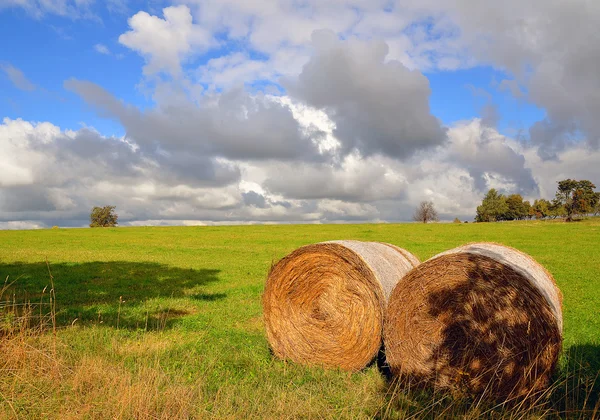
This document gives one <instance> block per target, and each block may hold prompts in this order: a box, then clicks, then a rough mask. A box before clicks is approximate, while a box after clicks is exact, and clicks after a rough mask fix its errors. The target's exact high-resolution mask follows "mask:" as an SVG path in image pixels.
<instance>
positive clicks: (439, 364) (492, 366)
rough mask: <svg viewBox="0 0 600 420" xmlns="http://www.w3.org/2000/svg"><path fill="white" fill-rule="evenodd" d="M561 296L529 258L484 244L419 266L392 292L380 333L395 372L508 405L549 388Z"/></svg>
mask: <svg viewBox="0 0 600 420" xmlns="http://www.w3.org/2000/svg"><path fill="white" fill-rule="evenodd" d="M561 306H562V295H561V293H560V290H559V289H558V287H557V286H556V283H555V282H554V279H553V278H552V276H551V275H550V273H548V271H546V270H545V269H544V268H543V267H542V266H541V265H540V264H538V263H537V262H536V261H534V260H533V259H532V258H531V257H529V256H528V255H526V254H523V253H522V252H519V251H517V250H515V249H512V248H508V247H505V246H502V245H496V244H491V243H476V244H470V245H466V246H462V247H459V248H456V249H453V250H450V251H447V252H444V253H442V254H439V255H437V256H435V257H433V258H431V259H430V260H428V261H426V262H424V263H423V264H421V265H419V266H418V267H417V268H415V269H414V270H413V271H411V272H410V273H409V274H408V275H406V276H405V277H404V278H403V279H402V281H401V282H400V283H398V285H397V286H396V288H395V289H394V291H393V293H392V296H391V297H390V301H389V305H388V314H387V319H386V322H385V326H384V342H385V346H386V358H387V362H388V364H389V366H390V369H391V371H392V374H394V375H395V376H398V377H401V378H404V379H405V380H408V381H409V382H411V383H416V384H420V385H426V386H432V387H434V388H435V389H439V390H451V391H457V392H459V393H461V394H465V393H466V394H471V395H473V394H474V395H482V394H485V395H486V396H488V397H491V398H495V399H502V400H506V399H512V398H521V397H528V396H532V395H535V394H536V393H537V392H538V391H542V390H543V389H545V387H547V385H548V384H549V380H550V377H551V374H552V371H553V370H554V368H555V366H556V363H557V360H558V355H559V352H560V349H561V345H562V309H561Z"/></svg>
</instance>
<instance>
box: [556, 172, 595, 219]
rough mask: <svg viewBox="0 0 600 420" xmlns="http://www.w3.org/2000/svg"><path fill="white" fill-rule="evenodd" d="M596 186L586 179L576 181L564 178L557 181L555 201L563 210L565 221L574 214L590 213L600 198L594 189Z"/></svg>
mask: <svg viewBox="0 0 600 420" xmlns="http://www.w3.org/2000/svg"><path fill="white" fill-rule="evenodd" d="M595 188H596V186H595V185H594V184H593V183H592V182H590V181H588V180H587V179H584V180H581V181H576V180H574V179H565V180H562V181H559V182H558V190H557V191H556V202H557V203H560V204H561V205H562V206H563V207H564V210H565V213H566V216H567V221H571V220H573V217H574V216H577V215H584V214H588V213H591V212H592V211H593V209H594V207H596V205H597V204H598V201H599V200H600V195H599V194H598V193H597V192H595V191H594V189H595Z"/></svg>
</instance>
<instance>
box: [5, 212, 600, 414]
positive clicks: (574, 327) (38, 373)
mask: <svg viewBox="0 0 600 420" xmlns="http://www.w3.org/2000/svg"><path fill="white" fill-rule="evenodd" d="M333 239H357V240H366V241H380V242H389V243H392V244H395V245H398V246H400V247H403V248H406V249H407V250H409V251H411V252H413V253H414V254H415V255H417V256H418V257H419V258H420V259H421V260H422V261H424V260H426V259H427V258H429V257H431V256H433V255H435V254H437V253H439V252H441V251H444V250H447V249H450V248H453V247H455V246H458V245H461V244H464V243H468V242H474V241H493V242H498V243H502V244H505V245H509V246H512V247H515V248H517V249H519V250H522V251H524V252H526V253H528V254H530V255H531V256H533V257H534V258H535V259H536V260H537V261H538V262H540V263H541V264H543V265H544V266H545V267H546V268H547V269H548V270H549V271H550V272H551V273H552V274H553V276H554V277H555V279H556V281H557V283H558V285H559V287H560V288H561V290H562V292H563V295H564V302H563V315H564V349H563V356H562V358H561V362H560V367H559V370H558V371H557V373H556V379H555V383H554V385H553V387H552V390H551V392H549V393H548V394H547V395H546V396H545V397H544V400H543V401H540V404H539V405H538V406H537V407H535V408H534V409H532V410H530V411H527V412H526V413H525V412H519V411H516V410H515V409H514V407H512V408H510V407H506V406H501V405H500V406H499V405H495V404H494V403H488V402H484V401H477V400H455V399H453V398H451V397H450V396H444V395H429V394H423V393H416V392H409V391H406V390H403V389H400V388H394V387H392V386H390V385H389V384H388V382H386V380H385V379H384V377H383V376H382V375H381V374H380V372H379V371H378V368H377V366H376V364H373V365H371V366H369V367H368V368H366V369H364V370H363V371H360V372H358V373H347V372H341V371H332V370H323V369H321V368H318V367H304V366H299V365H295V364H293V363H286V362H283V361H280V360H277V359H275V358H274V357H273V356H272V355H271V353H270V351H269V347H268V343H267V340H266V336H265V333H264V328H263V324H262V307H261V294H262V291H263V288H264V282H265V278H266V276H267V273H268V271H269V269H270V267H271V264H272V263H273V262H275V261H277V260H278V259H280V258H281V257H283V256H284V255H286V254H287V253H289V252H291V251H292V250H294V249H295V248H297V247H299V246H302V245H305V244H309V243H315V242H320V241H325V240H333ZM0 244H1V248H0V279H1V280H2V281H3V282H4V281H5V280H6V282H5V288H4V290H3V292H2V299H1V302H0V309H1V310H2V324H0V333H1V334H0V354H1V355H2V357H1V360H0V418H207V417H208V418H210V417H215V418H217V417H218V418H227V417H230V418H240V417H261V418H410V417H415V418H423V417H436V416H442V417H444V416H445V417H448V416H449V417H452V416H458V415H460V416H463V417H467V418H477V417H481V416H485V417H519V416H521V415H527V416H532V417H534V418H536V417H541V416H548V417H573V418H594V417H595V416H600V408H599V405H600V402H599V401H600V400H599V397H598V395H599V392H600V386H599V385H600V377H598V372H599V371H600V276H599V273H600V220H599V219H589V220H585V221H582V222H577V223H564V222H550V221H525V222H509V223H487V224H472V223H469V224H426V225H425V224H361V225H256V226H226V227H225V226H224V227H205V226H202V227H135V228H129V227H127V228H107V229H102V228H98V229H48V230H36V231H0ZM0 286H1V285H0ZM54 296H55V298H54ZM25 303H29V304H28V305H23V304H25ZM27 311H29V312H27ZM24 312H27V313H26V314H25V315H26V316H27V318H28V324H29V325H28V326H23V325H21V324H19V317H20V316H22V315H23V313H24ZM40 322H41V323H43V331H42V330H41V329H40V328H38V327H37V326H36V323H38V324H39V323H40ZM26 327H27V328H26ZM523 413H524V414H523Z"/></svg>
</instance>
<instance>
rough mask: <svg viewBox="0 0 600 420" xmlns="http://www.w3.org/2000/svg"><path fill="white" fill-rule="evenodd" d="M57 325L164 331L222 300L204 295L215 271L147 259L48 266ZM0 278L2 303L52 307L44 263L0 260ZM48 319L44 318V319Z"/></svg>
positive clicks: (215, 295) (43, 309)
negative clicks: (3, 285)
mask: <svg viewBox="0 0 600 420" xmlns="http://www.w3.org/2000/svg"><path fill="white" fill-rule="evenodd" d="M50 271H51V275H52V281H53V283H54V289H55V290H54V294H55V296H56V302H55V305H56V311H55V314H56V323H57V325H58V326H66V325H71V324H73V323H74V322H77V323H78V324H84V325H86V324H102V325H104V326H109V327H119V328H127V329H140V328H143V329H148V330H156V329H165V328H170V327H172V326H173V325H175V324H176V323H177V322H178V321H179V320H180V319H181V318H182V317H184V316H186V315H189V314H192V313H193V312H194V311H195V310H196V308H197V304H198V301H203V302H214V301H218V300H222V299H225V298H226V297H227V295H226V294H224V293H212V294H211V293H206V292H205V290H204V286H206V285H209V284H211V283H214V282H217V281H218V280H219V278H218V274H219V271H220V270H214V269H201V270H195V269H182V268H178V267H172V266H168V265H166V264H159V263H150V262H128V261H109V262H87V263H58V264H50ZM0 278H1V279H7V278H8V283H7V284H11V283H12V284H11V285H10V287H9V288H8V289H7V290H5V291H4V293H3V295H2V297H1V299H0V300H1V301H2V302H3V305H2V307H4V308H7V307H11V305H12V307H13V308H15V307H16V308H21V307H25V306H24V304H25V303H29V304H30V308H32V311H31V312H32V314H33V315H34V316H35V315H36V314H37V313H38V311H39V314H40V318H41V317H42V314H44V315H47V314H48V313H49V311H50V309H51V299H50V298H51V295H50V289H51V278H50V273H49V271H48V267H47V265H46V263H45V262H41V263H21V262H16V263H11V264H4V263H0ZM45 319H46V320H47V316H46V317H45Z"/></svg>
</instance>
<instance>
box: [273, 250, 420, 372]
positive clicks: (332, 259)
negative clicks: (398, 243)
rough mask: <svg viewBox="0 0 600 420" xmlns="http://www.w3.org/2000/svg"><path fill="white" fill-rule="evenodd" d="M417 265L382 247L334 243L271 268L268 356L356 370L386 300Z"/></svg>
mask: <svg viewBox="0 0 600 420" xmlns="http://www.w3.org/2000/svg"><path fill="white" fill-rule="evenodd" d="M418 264H419V260H418V259H417V258H416V257H415V256H413V255H412V254H411V253H410V252H408V251H405V250H403V249H401V248H398V247H395V246H393V245H389V244H382V243H377V242H359V241H334V242H324V243H319V244H314V245H308V246H304V247H302V248H299V249H297V250H295V251H294V252H292V253H291V254H289V255H288V256H287V257H285V258H283V259H282V260H281V261H279V262H278V263H277V264H276V265H275V266H274V267H273V268H272V269H271V272H270V273H269V276H268V278H267V283H266V286H265V292H264V295H263V309H264V318H265V326H266V331H267V338H268V340H269V343H270V345H271V349H272V350H273V353H274V354H275V355H276V356H278V357H280V358H282V359H288V360H292V361H294V362H297V363H303V364H309V365H320V366H324V367H339V368H342V369H345V370H359V369H362V368H364V367H365V366H366V365H367V364H368V363H369V362H371V361H372V360H373V359H374V357H375V355H376V354H377V352H378V350H379V348H380V347H381V336H382V330H383V318H384V312H385V306H386V302H387V299H388V298H389V295H390V293H391V292H392V289H393V287H394V285H395V283H396V282H397V281H398V280H399V279H401V278H402V276H404V274H406V273H408V272H409V271H410V270H411V269H412V268H413V267H415V266H417V265H418Z"/></svg>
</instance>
